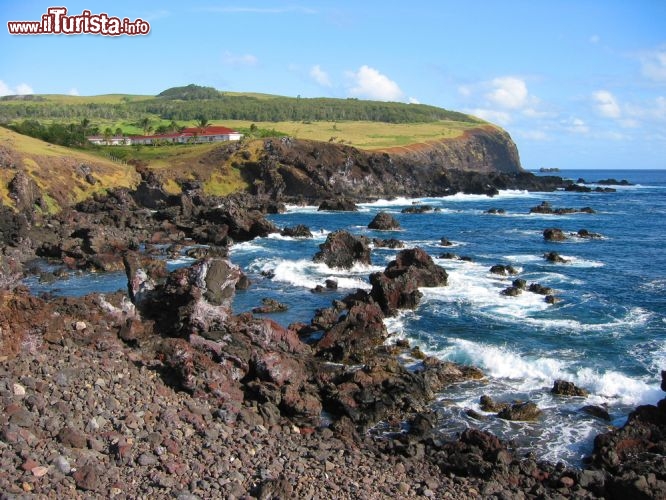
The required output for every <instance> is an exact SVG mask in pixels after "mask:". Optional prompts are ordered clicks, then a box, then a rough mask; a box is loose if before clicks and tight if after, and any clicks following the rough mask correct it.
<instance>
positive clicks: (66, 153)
mask: <svg viewBox="0 0 666 500" xmlns="http://www.w3.org/2000/svg"><path fill="white" fill-rule="evenodd" d="M0 162H1V163H2V165H1V166H2V168H0V202H1V203H2V204H3V205H8V206H12V207H13V206H14V201H13V200H12V199H11V198H10V197H9V191H8V184H9V182H10V181H11V180H12V179H13V177H14V176H15V175H16V172H17V171H18V170H19V169H21V170H24V171H25V172H26V173H27V174H28V175H29V176H30V177H31V178H32V179H33V180H34V181H35V182H36V183H37V185H38V186H39V187H40V189H41V191H42V193H43V195H42V196H43V198H44V199H45V201H46V204H47V207H48V210H49V211H50V212H56V211H58V210H59V209H60V208H62V207H63V206H66V205H69V204H72V203H76V202H78V201H80V200H83V199H85V198H88V197H90V196H91V195H92V194H93V193H95V192H97V191H101V190H104V189H106V188H109V187H130V186H134V185H136V183H137V182H138V180H139V176H138V175H137V173H136V171H135V169H134V168H133V167H132V166H131V165H126V164H123V163H119V162H114V161H111V160H110V159H106V158H102V157H100V156H98V155H94V154H91V153H88V152H85V151H77V150H73V149H70V148H65V147H61V146H56V145H53V144H49V143H46V142H43V141H40V140H38V139H33V138H32V137H27V136H24V135H21V134H17V133H15V132H12V131H11V130H7V129H5V128H1V127H0ZM88 174H89V175H90V177H88V180H86V176H87V175H88ZM90 181H93V182H94V184H91V182H90Z"/></svg>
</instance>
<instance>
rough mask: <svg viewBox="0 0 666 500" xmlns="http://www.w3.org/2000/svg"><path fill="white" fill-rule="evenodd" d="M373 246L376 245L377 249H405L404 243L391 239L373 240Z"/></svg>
mask: <svg viewBox="0 0 666 500" xmlns="http://www.w3.org/2000/svg"><path fill="white" fill-rule="evenodd" d="M372 244H373V245H375V248H404V246H405V245H404V243H403V242H402V241H400V240H397V239H395V238H390V239H386V240H382V239H379V238H373V239H372Z"/></svg>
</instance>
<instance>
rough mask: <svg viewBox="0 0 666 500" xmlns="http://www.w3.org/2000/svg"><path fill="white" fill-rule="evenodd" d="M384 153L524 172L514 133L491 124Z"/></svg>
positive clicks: (415, 160)
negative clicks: (512, 137)
mask: <svg viewBox="0 0 666 500" xmlns="http://www.w3.org/2000/svg"><path fill="white" fill-rule="evenodd" d="M385 152H387V153H389V154H391V155H393V156H398V157H400V158H401V159H403V160H405V161H408V162H412V163H414V164H416V165H424V166H425V165H439V166H441V167H443V168H448V169H458V170H469V171H475V172H504V173H519V172H522V171H523V169H522V167H521V166H520V157H519V155H518V148H516V144H515V143H514V142H513V140H512V139H511V136H510V135H509V134H508V133H507V132H505V131H504V130H501V129H498V128H496V127H493V126H491V125H488V126H485V127H479V128H476V129H473V130H469V131H467V132H465V133H464V134H463V135H462V136H461V137H458V138H454V139H441V140H439V141H431V142H429V143H427V144H413V145H410V146H405V147H396V148H390V149H387V150H385Z"/></svg>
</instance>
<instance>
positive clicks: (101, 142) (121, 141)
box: [87, 135, 132, 146]
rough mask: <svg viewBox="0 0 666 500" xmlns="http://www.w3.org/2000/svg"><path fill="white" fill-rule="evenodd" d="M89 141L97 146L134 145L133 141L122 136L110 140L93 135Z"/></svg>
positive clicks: (109, 138)
mask: <svg viewBox="0 0 666 500" xmlns="http://www.w3.org/2000/svg"><path fill="white" fill-rule="evenodd" d="M87 139H88V140H89V141H90V142H92V143H93V144H95V145H96V146H130V145H131V144H132V139H130V138H129V137H125V136H122V135H115V136H113V137H108V138H106V137H104V136H102V135H91V136H89V137H88V138H87Z"/></svg>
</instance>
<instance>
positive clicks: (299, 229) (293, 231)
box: [280, 224, 312, 238]
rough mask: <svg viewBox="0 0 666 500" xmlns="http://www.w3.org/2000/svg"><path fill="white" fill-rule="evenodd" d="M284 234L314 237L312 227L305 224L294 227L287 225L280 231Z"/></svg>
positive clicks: (296, 236)
mask: <svg viewBox="0 0 666 500" xmlns="http://www.w3.org/2000/svg"><path fill="white" fill-rule="evenodd" d="M280 234H281V235H282V236H290V237H292V238H312V232H311V231H310V228H309V227H308V226H306V225H304V224H298V225H296V226H293V227H285V228H284V229H283V230H282V231H280Z"/></svg>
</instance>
